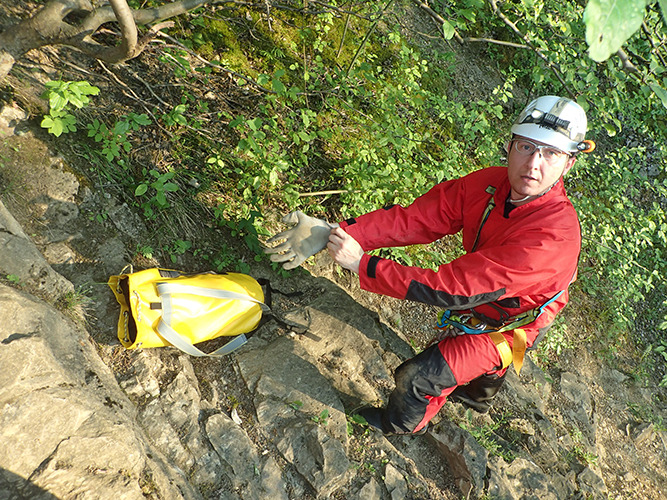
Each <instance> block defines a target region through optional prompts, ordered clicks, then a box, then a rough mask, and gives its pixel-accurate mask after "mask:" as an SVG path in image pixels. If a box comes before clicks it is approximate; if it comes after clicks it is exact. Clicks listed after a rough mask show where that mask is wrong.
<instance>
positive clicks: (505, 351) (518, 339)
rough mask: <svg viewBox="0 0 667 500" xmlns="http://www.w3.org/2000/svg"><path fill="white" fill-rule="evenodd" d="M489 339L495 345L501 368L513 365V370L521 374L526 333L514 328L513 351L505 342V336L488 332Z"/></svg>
mask: <svg viewBox="0 0 667 500" xmlns="http://www.w3.org/2000/svg"><path fill="white" fill-rule="evenodd" d="M489 337H491V340H493V343H494V344H496V349H498V354H500V359H501V360H502V363H503V368H507V367H508V366H509V365H511V364H512V363H514V370H515V371H516V373H517V375H518V374H519V373H520V372H521V367H522V366H523V357H524V355H525V353H526V332H525V331H524V330H523V329H522V328H516V329H515V330H514V331H513V339H512V344H513V346H514V349H512V348H511V347H510V344H509V342H507V339H506V338H505V336H504V335H503V334H502V333H500V332H489Z"/></svg>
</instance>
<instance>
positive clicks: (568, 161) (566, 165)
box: [563, 156, 577, 175]
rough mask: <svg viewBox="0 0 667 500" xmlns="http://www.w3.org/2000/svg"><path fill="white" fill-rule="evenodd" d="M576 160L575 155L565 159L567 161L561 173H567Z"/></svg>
mask: <svg viewBox="0 0 667 500" xmlns="http://www.w3.org/2000/svg"><path fill="white" fill-rule="evenodd" d="M575 161H577V157H576V156H570V157H569V158H568V160H567V163H566V164H565V168H564V169H563V175H565V174H567V173H568V172H569V171H570V169H571V168H572V167H573V166H574V162H575Z"/></svg>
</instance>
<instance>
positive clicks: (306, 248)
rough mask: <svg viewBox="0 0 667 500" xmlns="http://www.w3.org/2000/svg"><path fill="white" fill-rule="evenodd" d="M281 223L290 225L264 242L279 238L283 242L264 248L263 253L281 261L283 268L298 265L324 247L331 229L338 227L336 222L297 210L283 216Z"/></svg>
mask: <svg viewBox="0 0 667 500" xmlns="http://www.w3.org/2000/svg"><path fill="white" fill-rule="evenodd" d="M283 223H285V224H292V227H291V228H290V229H287V230H286V231H283V232H282V233H278V234H276V235H275V236H273V237H272V238H270V239H269V240H267V242H266V243H267V245H271V244H273V243H275V242H277V241H280V240H284V242H283V243H281V244H279V245H277V246H274V247H267V248H265V249H264V253H267V254H271V255H270V257H269V258H270V259H271V260H272V261H273V262H282V263H283V269H288V270H289V269H294V268H295V267H297V266H300V265H301V264H302V263H303V261H304V260H306V259H307V258H308V257H310V256H312V255H315V254H316V253H317V252H319V251H320V250H323V249H324V248H326V246H327V243H328V242H329V233H330V232H331V229H333V228H334V227H338V224H329V223H328V222H327V221H325V220H322V219H316V218H314V217H308V216H307V215H306V214H304V213H303V212H301V211H298V210H297V211H296V212H291V213H289V214H287V215H286V216H285V217H283Z"/></svg>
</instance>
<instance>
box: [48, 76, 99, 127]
mask: <svg viewBox="0 0 667 500" xmlns="http://www.w3.org/2000/svg"><path fill="white" fill-rule="evenodd" d="M44 86H45V87H46V90H45V91H44V92H43V93H42V96H41V97H42V98H43V99H48V101H49V114H48V115H45V116H44V119H43V120H42V123H41V124H40V125H41V126H42V127H43V128H45V129H47V130H48V131H49V133H50V134H53V135H55V136H56V137H60V135H61V134H67V133H69V132H76V130H77V128H76V117H75V116H74V115H73V114H72V113H70V111H71V110H72V107H74V108H77V109H81V108H83V107H85V106H87V105H88V104H89V103H90V97H88V96H91V95H97V94H99V93H100V89H99V88H97V87H95V86H93V85H91V84H90V83H88V82H86V81H79V82H63V81H60V80H58V81H51V82H46V83H45V84H44Z"/></svg>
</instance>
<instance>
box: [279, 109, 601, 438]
mask: <svg viewBox="0 0 667 500" xmlns="http://www.w3.org/2000/svg"><path fill="white" fill-rule="evenodd" d="M586 126H587V120H586V115H585V113H584V111H583V109H582V108H581V107H580V106H579V105H578V104H577V103H576V102H574V101H571V100H570V99H565V98H560V97H555V96H544V97H540V98H538V99H536V100H534V101H533V102H531V103H530V104H529V105H528V106H527V107H526V108H525V109H524V110H523V112H522V113H521V114H520V115H519V117H518V119H517V120H516V122H515V123H514V125H513V126H512V129H511V131H512V139H511V141H510V143H509V144H508V166H507V167H506V168H505V167H490V168H486V169H482V170H478V171H476V172H473V173H471V174H469V175H467V176H465V177H462V178H460V179H455V180H450V181H446V182H443V183H441V184H438V185H436V186H435V187H433V188H432V189H431V190H430V191H429V192H427V193H426V194H424V195H423V196H421V197H419V198H418V199H416V200H415V201H414V202H413V203H412V204H411V205H410V206H408V207H407V208H403V207H400V206H393V207H387V208H385V209H381V210H376V211H374V212H371V213H368V214H365V215H362V216H359V217H356V218H353V219H348V220H346V221H343V222H341V223H340V224H329V223H328V222H326V221H322V220H318V219H313V218H310V217H307V216H305V215H304V214H302V213H301V212H295V213H292V214H290V215H289V216H288V217H287V218H286V219H285V221H286V222H291V223H295V224H296V225H295V226H294V227H293V228H292V229H290V230H288V231H285V232H283V233H280V234H278V235H276V236H275V237H274V238H272V239H271V240H269V243H272V242H275V241H278V240H284V242H283V243H282V244H280V245H278V246H277V247H273V248H270V249H267V252H268V253H272V255H271V259H272V260H274V261H277V262H283V263H284V264H283V265H284V267H285V268H287V269H291V268H293V267H296V266H297V265H300V264H301V262H303V260H305V258H307V257H309V256H310V255H313V254H314V253H316V252H317V251H319V250H321V249H322V248H324V246H325V245H326V246H327V248H328V251H329V253H330V255H331V256H332V258H333V259H334V260H335V261H336V262H337V263H338V264H340V265H341V266H342V267H344V268H346V269H349V270H350V271H352V272H354V273H356V274H358V275H359V280H360V285H361V287H362V288H363V289H365V290H368V291H371V292H375V293H380V294H384V295H389V296H392V297H396V298H399V299H408V300H415V301H419V302H424V303H427V304H433V305H436V306H440V307H443V308H444V309H446V312H445V313H444V316H442V317H441V318H440V325H441V326H442V327H443V333H444V334H443V336H442V337H443V338H441V339H440V340H439V341H438V342H437V343H434V344H433V345H431V346H430V347H429V348H427V349H426V350H424V351H423V352H421V353H420V354H418V355H417V356H415V357H414V358H412V359H410V360H408V361H406V362H404V363H403V364H402V365H401V366H399V367H398V368H397V370H396V373H395V374H394V378H395V381H396V388H395V390H394V391H393V392H392V394H391V395H390V397H389V402H388V405H387V407H386V408H371V407H369V408H366V409H364V410H362V411H360V412H359V413H360V414H361V415H362V416H364V417H365V418H366V420H367V421H368V422H369V424H371V425H372V426H374V427H377V428H378V429H381V430H382V431H383V432H384V433H386V434H414V433H421V432H425V430H426V427H427V424H428V422H429V421H430V420H431V419H432V418H433V417H434V416H435V414H436V413H437V412H438V410H439V409H440V408H441V407H442V405H443V404H444V402H445V400H446V398H447V397H448V396H450V397H452V398H453V399H456V400H460V401H462V402H464V403H467V404H468V405H469V406H472V407H474V408H476V409H477V410H479V411H484V410H486V409H488V400H490V398H492V397H493V396H494V395H495V393H496V392H497V390H498V389H499V388H500V385H502V382H503V378H504V375H505V372H506V368H507V366H508V365H509V364H510V363H511V362H512V360H513V361H514V363H515V368H516V369H517V371H518V369H520V364H521V362H522V360H523V351H524V350H525V348H526V347H531V346H533V345H534V343H535V342H536V340H538V338H541V336H542V335H544V333H545V332H546V330H547V329H548V328H549V326H550V325H551V323H552V322H553V320H554V317H555V316H556V314H557V313H558V311H560V310H561V309H562V308H563V307H564V306H565V304H566V303H567V300H568V293H567V287H568V285H569V284H570V283H571V282H572V281H573V280H574V278H575V275H576V268H577V261H578V257H579V251H580V247H581V234H580V227H579V222H578V219H577V214H576V212H575V210H574V207H573V206H572V204H571V203H570V200H569V199H568V198H567V195H566V193H565V188H564V186H563V181H562V177H563V176H564V175H565V174H566V173H567V172H568V171H569V170H570V169H571V168H572V166H573V165H574V162H575V160H576V154H577V153H579V152H581V151H587V152H588V151H591V150H592V148H593V147H594V146H593V143H592V142H591V141H585V140H584V136H585V133H586ZM459 231H461V232H462V237H463V246H464V249H465V250H466V254H465V255H463V256H461V257H459V258H457V259H455V260H453V261H451V262H449V263H448V264H444V265H442V266H440V268H439V269H438V270H437V271H433V270H429V269H422V268H417V267H410V266H404V265H401V264H398V263H397V262H394V261H392V260H388V259H382V258H379V257H375V256H370V255H368V254H367V253H366V252H368V251H370V250H374V249H377V248H385V247H395V246H406V245H413V244H419V243H429V242H432V241H435V240H437V239H439V238H441V237H443V236H445V235H449V234H454V233H457V232H459Z"/></svg>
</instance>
